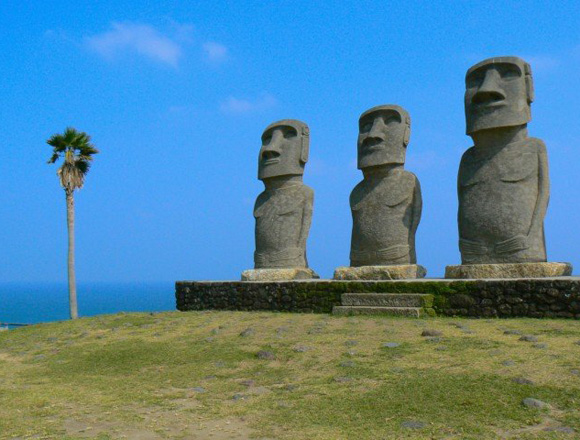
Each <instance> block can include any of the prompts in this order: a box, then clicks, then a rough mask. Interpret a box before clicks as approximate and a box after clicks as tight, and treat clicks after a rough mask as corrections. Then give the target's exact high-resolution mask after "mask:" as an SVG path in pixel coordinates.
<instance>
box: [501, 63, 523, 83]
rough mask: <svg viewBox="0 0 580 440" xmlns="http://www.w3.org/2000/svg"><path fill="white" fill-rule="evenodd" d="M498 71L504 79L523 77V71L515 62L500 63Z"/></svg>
mask: <svg viewBox="0 0 580 440" xmlns="http://www.w3.org/2000/svg"><path fill="white" fill-rule="evenodd" d="M496 68H497V71H498V73H499V75H500V76H501V78H502V79H505V80H511V79H516V78H521V76H522V71H521V70H520V68H519V67H518V66H516V65H515V64H507V63H506V64H498V65H497V67H496Z"/></svg>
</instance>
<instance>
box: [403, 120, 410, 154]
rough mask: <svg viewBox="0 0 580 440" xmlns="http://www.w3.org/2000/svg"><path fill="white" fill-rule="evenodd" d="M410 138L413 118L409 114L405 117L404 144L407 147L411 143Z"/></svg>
mask: <svg viewBox="0 0 580 440" xmlns="http://www.w3.org/2000/svg"><path fill="white" fill-rule="evenodd" d="M410 139H411V118H409V117H408V116H407V117H406V118H405V134H404V136H403V145H405V147H406V146H407V145H409V140H410Z"/></svg>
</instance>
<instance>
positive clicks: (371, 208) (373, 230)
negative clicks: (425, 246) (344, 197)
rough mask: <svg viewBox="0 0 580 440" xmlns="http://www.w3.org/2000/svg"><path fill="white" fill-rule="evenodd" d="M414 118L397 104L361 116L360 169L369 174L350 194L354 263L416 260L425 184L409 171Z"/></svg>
mask: <svg viewBox="0 0 580 440" xmlns="http://www.w3.org/2000/svg"><path fill="white" fill-rule="evenodd" d="M410 130H411V120H410V117H409V114H408V113H407V111H406V110H405V109H403V108H402V107H399V106H397V105H381V106H378V107H373V108H372V109H370V110H367V111H366V112H364V113H363V114H362V115H361V117H360V119H359V136H358V142H357V157H358V168H359V169H360V170H362V172H363V175H364V179H363V180H362V182H360V183H359V184H358V185H357V186H356V187H355V188H354V190H353V191H352V193H351V195H350V208H351V211H352V238H351V246H350V265H351V266H389V265H399V264H415V263H416V261H417V258H416V254H415V232H416V231H417V227H418V225H419V221H420V219H421V209H422V201H421V188H420V186H419V181H418V180H417V178H416V177H415V175H414V174H413V173H410V172H408V171H405V170H404V168H403V167H404V163H405V155H406V149H407V145H408V143H409V136H410Z"/></svg>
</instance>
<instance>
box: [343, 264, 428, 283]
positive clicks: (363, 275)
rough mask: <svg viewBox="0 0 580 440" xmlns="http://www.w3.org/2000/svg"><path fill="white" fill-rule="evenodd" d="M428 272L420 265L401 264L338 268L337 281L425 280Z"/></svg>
mask: <svg viewBox="0 0 580 440" xmlns="http://www.w3.org/2000/svg"><path fill="white" fill-rule="evenodd" d="M426 274H427V270H426V269H425V268H424V267H423V266H420V265H418V264H399V265H393V266H358V267H337V268H336V270H335V271H334V277H333V278H334V279H335V280H406V279H413V278H423V277H425V275H426Z"/></svg>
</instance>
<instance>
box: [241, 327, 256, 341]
mask: <svg viewBox="0 0 580 440" xmlns="http://www.w3.org/2000/svg"><path fill="white" fill-rule="evenodd" d="M254 333H256V331H255V330H254V329H253V328H251V327H250V328H247V329H245V330H243V331H242V332H241V333H240V336H241V337H242V338H246V337H248V336H252V335H253V334H254Z"/></svg>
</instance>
